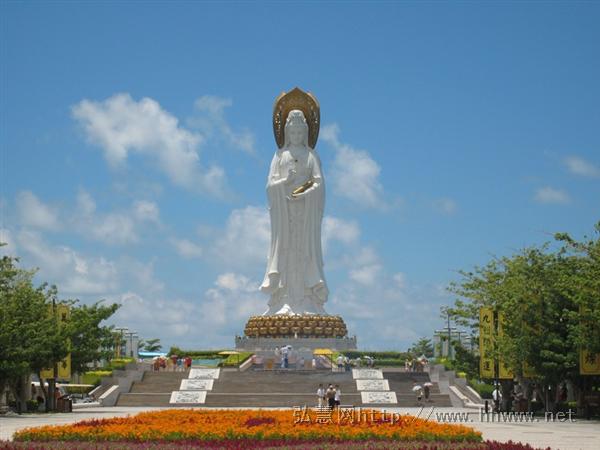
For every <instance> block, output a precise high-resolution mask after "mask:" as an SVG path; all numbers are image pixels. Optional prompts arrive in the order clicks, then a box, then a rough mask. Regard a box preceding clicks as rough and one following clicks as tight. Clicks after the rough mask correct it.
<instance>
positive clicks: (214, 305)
mask: <svg viewBox="0 0 600 450" xmlns="http://www.w3.org/2000/svg"><path fill="white" fill-rule="evenodd" d="M205 298H206V299H205V301H204V302H203V304H202V311H203V312H204V315H206V316H208V317H210V318H211V319H210V320H211V323H214V324H216V325H220V326H224V325H225V326H226V325H232V324H235V325H236V328H234V330H235V332H237V333H239V332H240V331H242V330H243V328H244V325H245V321H246V320H247V319H248V318H249V317H250V316H252V315H257V314H262V313H263V312H264V311H265V310H266V309H267V300H268V299H267V297H266V296H265V295H263V294H262V293H261V292H259V290H258V284H253V283H251V282H250V280H249V278H247V277H245V276H244V275H240V274H236V273H226V274H222V275H220V276H219V277H218V278H217V280H216V281H215V287H214V288H210V289H208V290H207V291H206V293H205ZM213 326H214V325H213Z"/></svg>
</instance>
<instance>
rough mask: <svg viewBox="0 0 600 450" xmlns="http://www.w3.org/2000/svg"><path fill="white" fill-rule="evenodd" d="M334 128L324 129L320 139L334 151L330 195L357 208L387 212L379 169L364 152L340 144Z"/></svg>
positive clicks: (326, 127)
mask: <svg viewBox="0 0 600 450" xmlns="http://www.w3.org/2000/svg"><path fill="white" fill-rule="evenodd" d="M339 133H340V129H339V126H338V125H337V124H331V125H326V126H324V127H323V128H322V130H321V133H320V136H321V139H323V140H324V141H325V142H327V143H328V144H329V145H331V146H332V147H333V148H334V150H335V159H334V162H333V167H332V170H331V175H330V177H329V178H330V179H331V180H332V183H333V191H334V192H335V193H336V194H337V195H339V196H341V197H345V198H347V199H349V200H351V201H353V202H355V203H357V204H358V205H360V206H363V207H368V208H375V209H386V208H387V207H388V205H386V202H385V201H384V200H383V186H382V185H381V182H380V181H379V175H380V172H381V167H380V166H379V164H377V162H376V161H375V160H374V159H373V158H372V157H371V155H370V154H369V153H368V152H367V151H365V150H357V149H354V148H352V147H351V146H350V145H348V144H344V143H342V142H340V140H339Z"/></svg>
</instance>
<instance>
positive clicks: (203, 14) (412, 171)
mask: <svg viewBox="0 0 600 450" xmlns="http://www.w3.org/2000/svg"><path fill="white" fill-rule="evenodd" d="M0 8H1V17H2V19H1V20H2V23H1V29H0V41H1V44H0V45H1V51H2V52H1V56H0V57H1V61H0V66H1V69H0V71H1V72H0V75H1V86H0V87H1V99H0V118H1V122H0V126H1V133H0V150H1V160H0V161H1V163H2V165H1V168H0V205H1V207H2V211H1V222H0V228H1V229H2V231H1V232H2V240H4V241H7V242H8V243H9V246H7V247H4V250H3V251H4V252H9V253H11V254H15V255H18V256H20V257H21V260H22V263H23V265H24V266H25V267H39V269H40V270H39V273H38V280H39V281H48V282H51V283H56V284H57V285H58V287H59V290H60V293H61V295H62V296H63V297H65V298H80V299H81V300H82V301H85V302H92V301H95V300H99V299H106V300H109V301H117V302H119V303H122V305H123V306H122V308H121V310H120V311H119V312H118V314H117V316H116V317H115V318H114V320H113V322H114V323H117V324H118V325H120V326H129V327H130V328H132V329H135V330H137V331H139V332H140V334H141V335H142V336H143V337H147V338H151V337H160V338H161V339H162V342H163V343H164V344H165V345H166V346H169V345H172V344H178V345H180V346H182V347H187V348H201V347H203V348H206V347H217V346H218V347H227V346H231V344H232V342H233V336H234V335H235V333H241V331H242V329H243V325H244V323H245V320H246V318H247V317H248V316H249V315H250V314H255V313H261V312H262V311H263V310H264V309H266V303H267V298H266V297H265V296H263V295H262V294H260V293H258V292H257V286H258V285H259V284H260V281H261V280H262V276H263V274H264V269H265V264H266V252H267V245H268V239H269V230H268V227H269V222H268V216H267V211H266V195H265V191H264V188H265V182H266V176H267V171H268V164H269V162H270V159H271V157H272V155H273V152H274V151H275V148H276V147H275V142H274V139H273V134H272V128H271V113H272V106H273V100H274V98H275V97H276V96H277V95H278V94H279V93H280V92H281V91H285V90H289V89H291V88H293V87H294V86H299V87H301V88H303V89H305V90H308V91H311V92H313V93H314V94H315V95H316V96H317V97H318V99H319V101H320V103H321V118H322V127H321V135H320V138H319V142H318V144H317V151H318V152H319V154H320V156H321V159H322V161H323V170H324V173H325V179H326V186H327V200H326V211H325V214H326V217H325V220H324V247H325V270H326V275H327V278H328V283H329V287H330V291H331V295H330V298H329V302H328V303H327V304H326V309H327V310H328V311H329V312H330V313H332V314H341V315H342V316H343V317H344V319H345V320H346V322H347V323H348V325H349V328H350V331H351V333H352V334H356V335H357V336H358V340H359V345H360V346H361V347H363V348H370V349H392V348H397V349H404V348H406V347H407V346H408V345H410V344H411V343H412V342H414V341H415V340H417V339H418V338H419V337H421V336H430V335H431V333H432V331H433V329H435V328H436V327H441V326H442V321H441V320H440V319H439V307H440V305H443V304H447V303H449V302H451V300H452V296H450V295H449V294H447V293H446V292H445V290H444V288H445V286H446V285H447V284H448V282H449V281H451V280H456V279H457V278H458V276H457V274H456V271H457V270H459V269H467V268H471V267H473V266H474V265H476V264H483V263H485V262H486V261H487V260H488V259H489V258H490V257H491V255H506V254H510V253H512V252H514V251H516V250H518V249H519V248H521V247H523V246H525V245H530V244H536V243H541V242H544V241H546V240H549V239H550V238H551V234H552V233H554V232H556V231H568V232H570V233H572V234H574V235H575V236H577V237H581V236H583V235H584V234H586V233H590V232H591V231H592V228H593V225H594V223H596V222H597V221H598V220H599V219H600V214H599V212H600V133H599V130H600V83H598V80H600V58H599V55H600V28H599V27H598V26H597V24H598V23H599V22H600V4H598V3H594V2H585V3H584V2H579V3H578V2H532V3H524V2H519V3H516V2H486V3H474V2H469V3H467V2H461V3H450V2H447V3H441V2H440V3H426V2H404V3H391V2H385V3H384V2H381V3H376V2H368V3H367V2H364V3H363V2H352V3H342V2H329V3H328V2H319V3H317V2H310V3H308V2H306V3H302V2H297V3H275V2H268V3H266V2H265V3H216V2H215V3H200V2H198V3H194V2H168V3H167V2H127V3H116V2H115V3H104V2H94V3H92V2H86V3H83V2H81V3H74V2H7V1H4V2H2V3H1V6H0Z"/></svg>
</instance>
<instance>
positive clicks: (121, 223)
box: [71, 189, 160, 245]
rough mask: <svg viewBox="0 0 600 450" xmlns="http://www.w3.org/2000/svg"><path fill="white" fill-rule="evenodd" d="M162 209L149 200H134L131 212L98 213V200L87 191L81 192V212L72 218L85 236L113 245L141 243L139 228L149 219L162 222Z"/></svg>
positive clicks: (79, 208) (154, 222) (78, 229)
mask: <svg viewBox="0 0 600 450" xmlns="http://www.w3.org/2000/svg"><path fill="white" fill-rule="evenodd" d="M159 215H160V212H159V208H158V205H156V203H154V202H151V201H146V200H139V201H134V202H133V204H132V205H131V208H129V209H128V210H127V211H113V212H109V213H107V214H100V213H96V202H95V201H94V199H93V197H92V196H91V195H90V194H89V193H88V192H86V191H85V190H83V189H82V190H80V191H79V193H78V195H77V211H76V213H75V214H74V215H73V216H72V218H71V220H72V223H73V227H74V229H75V230H77V231H78V232H79V233H80V234H82V235H83V236H85V237H87V238H90V239H94V240H98V241H102V242H105V243H107V244H111V245H123V244H132V243H137V242H139V240H140V238H139V228H140V227H141V226H142V224H144V223H145V222H149V223H153V224H159V223H160V219H159Z"/></svg>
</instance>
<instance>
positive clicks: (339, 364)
mask: <svg viewBox="0 0 600 450" xmlns="http://www.w3.org/2000/svg"><path fill="white" fill-rule="evenodd" d="M336 362H337V367H338V371H339V372H342V369H343V368H344V357H343V356H342V355H339V356H338V357H337V359H336Z"/></svg>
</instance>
